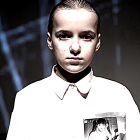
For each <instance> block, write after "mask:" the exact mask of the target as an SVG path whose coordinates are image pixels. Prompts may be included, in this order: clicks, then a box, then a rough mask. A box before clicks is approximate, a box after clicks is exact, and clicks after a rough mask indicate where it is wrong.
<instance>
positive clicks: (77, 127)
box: [7, 0, 140, 140]
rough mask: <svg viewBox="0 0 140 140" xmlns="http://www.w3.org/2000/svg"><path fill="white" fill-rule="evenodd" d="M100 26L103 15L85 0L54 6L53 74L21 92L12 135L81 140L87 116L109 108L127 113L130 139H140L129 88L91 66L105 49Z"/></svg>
mask: <svg viewBox="0 0 140 140" xmlns="http://www.w3.org/2000/svg"><path fill="white" fill-rule="evenodd" d="M99 26H100V18H99V15H98V13H97V12H96V10H95V9H94V8H93V6H92V5H91V4H90V3H89V2H88V1H86V0H64V1H62V2H60V3H59V4H58V5H56V6H55V8H54V9H53V10H52V12H51V14H50V19H49V25H48V33H47V43H48V46H49V48H50V49H51V50H52V51H53V52H54V55H55V57H56V60H57V64H56V65H55V66H54V67H53V69H52V74H51V76H50V77H48V78H45V79H43V80H41V81H38V82H35V83H33V84H31V85H29V86H27V87H26V88H24V89H23V90H21V91H20V92H19V93H18V94H17V95H16V99H15V106H14V110H13V113H12V116H11V122H10V126H9V131H8V135H7V140H56V139H58V140H74V139H75V140H82V139H84V124H83V120H84V119H88V118H94V117H96V115H97V114H98V113H105V112H116V114H117V112H125V113H126V120H127V124H126V126H127V128H126V129H127V134H126V135H127V136H126V137H127V140H132V139H135V138H136V139H139V138H140V136H139V134H138V132H139V130H138V129H139V124H140V115H139V111H138V108H137V106H136V104H135V102H134V100H133V99H132V97H131V94H130V93H129V91H128V90H127V89H126V88H125V87H124V86H123V85H121V84H119V83H116V82H113V81H110V80H106V79H103V78H99V77H96V76H94V75H93V71H92V69H91V67H90V66H89V64H90V63H91V61H92V59H93V56H94V53H95V52H97V51H98V49H99V48H100V37H101V35H100V30H99V29H100V28H99ZM114 97H115V100H114ZM130 108H131V109H130ZM137 127H138V129H137ZM134 128H135V129H134Z"/></svg>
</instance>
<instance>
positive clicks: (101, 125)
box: [98, 123, 105, 132]
mask: <svg viewBox="0 0 140 140" xmlns="http://www.w3.org/2000/svg"><path fill="white" fill-rule="evenodd" d="M98 130H99V131H100V132H103V131H105V124H102V123H101V124H98Z"/></svg>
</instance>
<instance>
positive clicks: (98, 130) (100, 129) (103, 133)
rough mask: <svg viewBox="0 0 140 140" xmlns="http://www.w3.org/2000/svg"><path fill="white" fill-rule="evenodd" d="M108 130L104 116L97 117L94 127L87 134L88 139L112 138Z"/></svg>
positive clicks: (101, 139)
mask: <svg viewBox="0 0 140 140" xmlns="http://www.w3.org/2000/svg"><path fill="white" fill-rule="evenodd" d="M109 130H110V129H109ZM109 130H108V129H107V122H106V120H105V119H104V118H99V119H98V120H97V122H96V125H95V128H94V129H93V131H92V132H91V133H90V135H89V140H112V135H111V132H110V131H109Z"/></svg>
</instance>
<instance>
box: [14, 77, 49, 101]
mask: <svg viewBox="0 0 140 140" xmlns="http://www.w3.org/2000/svg"><path fill="white" fill-rule="evenodd" d="M48 91H51V86H50V77H47V78H44V79H42V80H39V81H36V82H34V83H31V84H29V85H28V86H26V87H24V88H23V89H22V90H21V91H19V92H18V93H17V94H16V98H18V100H20V99H21V100H24V99H26V100H27V98H28V99H31V98H32V99H35V98H38V97H39V96H41V95H42V94H44V93H45V94H46V93H48ZM33 97H34V98H33Z"/></svg>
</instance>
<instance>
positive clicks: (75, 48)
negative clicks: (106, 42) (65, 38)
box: [70, 37, 81, 55]
mask: <svg viewBox="0 0 140 140" xmlns="http://www.w3.org/2000/svg"><path fill="white" fill-rule="evenodd" d="M70 52H71V53H72V54H74V55H78V54H79V53H80V52H81V46H80V43H79V39H78V37H74V38H73V40H72V43H71V46H70Z"/></svg>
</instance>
